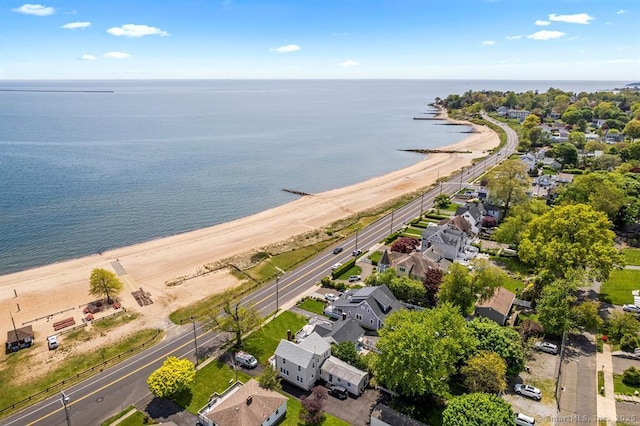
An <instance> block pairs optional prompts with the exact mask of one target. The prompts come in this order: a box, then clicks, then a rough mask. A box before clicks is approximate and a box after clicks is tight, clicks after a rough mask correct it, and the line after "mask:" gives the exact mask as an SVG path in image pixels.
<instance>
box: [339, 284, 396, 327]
mask: <svg viewBox="0 0 640 426" xmlns="http://www.w3.org/2000/svg"><path fill="white" fill-rule="evenodd" d="M363 303H366V304H367V305H369V307H370V308H371V310H372V311H373V313H374V314H375V315H376V317H378V318H379V319H384V318H386V316H387V315H389V314H390V313H391V312H392V311H394V310H398V309H402V308H403V305H402V303H400V302H398V300H396V298H395V297H393V294H392V293H391V290H389V287H387V286H386V285H384V284H383V285H381V286H377V287H363V288H361V289H358V290H356V291H355V292H353V293H352V292H347V293H345V295H344V296H343V297H341V298H339V299H338V300H336V301H335V302H334V303H333V306H335V307H337V308H342V309H345V308H351V307H353V306H360V305H361V304H363Z"/></svg>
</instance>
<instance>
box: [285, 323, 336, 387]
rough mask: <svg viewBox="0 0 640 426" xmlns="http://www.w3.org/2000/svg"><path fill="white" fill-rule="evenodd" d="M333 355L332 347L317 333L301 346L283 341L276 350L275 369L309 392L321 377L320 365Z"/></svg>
mask: <svg viewBox="0 0 640 426" xmlns="http://www.w3.org/2000/svg"><path fill="white" fill-rule="evenodd" d="M330 355H331V347H330V345H329V343H328V342H327V341H326V340H324V339H323V338H322V337H320V335H318V334H317V333H311V334H310V335H309V336H308V337H307V338H306V339H304V340H303V341H302V342H300V343H299V344H295V343H293V342H290V341H288V340H285V339H282V340H280V343H279V344H278V347H277V348H276V353H275V364H276V365H275V367H276V371H277V372H278V375H279V376H280V377H282V378H283V379H284V380H286V381H288V382H289V383H292V384H294V385H296V386H298V387H300V388H302V389H304V390H309V389H311V387H312V386H313V385H314V384H315V383H316V381H317V380H318V377H319V375H320V365H321V364H322V363H323V362H324V361H325V360H326V359H327V358H329V356H330Z"/></svg>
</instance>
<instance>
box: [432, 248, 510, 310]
mask: <svg viewBox="0 0 640 426" xmlns="http://www.w3.org/2000/svg"><path fill="white" fill-rule="evenodd" d="M506 280H507V275H506V274H505V273H504V272H503V271H502V270H501V269H500V268H498V267H496V266H493V265H491V264H490V263H489V262H488V261H486V260H484V259H479V260H477V261H475V262H474V263H473V271H472V272H470V271H469V269H468V268H467V267H466V266H464V265H461V264H459V263H454V264H452V265H451V266H450V267H449V270H448V272H447V275H445V276H444V278H443V280H442V284H441V285H440V291H439V292H438V299H439V300H440V302H441V303H451V304H452V305H454V306H457V307H458V308H459V309H460V312H462V314H463V315H467V314H469V313H470V312H471V311H472V310H473V307H474V305H475V303H476V301H478V300H479V301H481V302H482V301H484V300H487V299H489V298H490V297H491V296H493V293H494V291H495V289H496V288H498V287H500V286H502V284H504V283H505V281H506Z"/></svg>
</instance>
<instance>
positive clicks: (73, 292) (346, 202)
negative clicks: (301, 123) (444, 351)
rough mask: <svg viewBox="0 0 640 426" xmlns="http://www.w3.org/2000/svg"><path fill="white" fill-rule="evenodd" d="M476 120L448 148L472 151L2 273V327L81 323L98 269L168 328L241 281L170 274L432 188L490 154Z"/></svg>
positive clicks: (125, 298) (126, 299) (492, 138)
mask: <svg viewBox="0 0 640 426" xmlns="http://www.w3.org/2000/svg"><path fill="white" fill-rule="evenodd" d="M473 127H474V133H471V134H470V135H469V136H468V137H467V138H466V139H464V140H463V141H461V142H459V143H457V144H454V145H451V146H448V147H445V148H443V149H449V150H458V151H466V150H468V151H471V152H470V153H464V154H463V153H459V154H429V155H428V156H427V157H426V158H424V159H422V160H421V161H418V162H417V163H416V164H414V165H412V166H410V167H407V168H405V169H402V170H398V171H395V172H393V173H389V174H386V175H384V176H379V177H376V178H373V179H370V180H368V181H366V182H361V183H358V184H356V185H352V186H348V187H345V188H339V189H335V190H332V191H328V192H324V193H320V194H314V195H312V196H305V197H301V198H300V199H298V200H296V201H293V202H291V203H288V204H285V205H282V206H279V207H276V208H273V209H270V210H267V211H264V212H261V213H258V214H255V215H251V216H248V217H244V218H240V219H237V220H234V221H231V222H228V223H223V224H220V225H216V226H213V227H209V228H205V229H201V230H197V231H193V232H187V233H184V234H179V235H174V236H170V237H166V238H161V239H157V240H153V241H148V242H144V243H140V244H136V245H133V246H129V247H122V248H118V249H115V250H110V251H107V252H104V253H101V254H96V255H92V256H87V257H83V258H79V259H73V260H68V261H64V262H60V263H55V264H51V265H46V266H42V267H38V268H34V269H29V270H26V271H22V272H17V273H13V274H9V275H4V276H0V312H2V315H0V330H3V331H9V330H11V327H12V326H11V318H10V315H9V313H11V314H12V315H13V318H14V319H15V322H16V325H17V326H18V327H20V326H21V325H22V324H23V323H24V322H30V321H32V320H34V319H36V318H39V317H46V316H48V315H51V314H55V315H52V316H51V317H49V318H44V319H40V320H38V321H35V322H32V323H31V324H32V325H33V327H34V331H35V332H36V340H39V341H43V340H44V339H45V337H46V336H48V335H51V334H54V331H53V327H52V324H53V322H54V321H57V320H60V319H62V318H65V317H69V316H74V317H75V319H76V323H78V322H79V321H80V320H81V318H82V317H83V315H82V308H83V307H84V305H85V304H86V303H88V302H90V301H91V300H92V297H90V296H89V295H88V288H89V276H90V274H91V271H92V270H93V269H94V268H105V269H108V270H111V271H114V272H118V271H120V273H122V272H126V274H125V275H123V276H122V277H121V278H122V280H123V282H124V284H125V290H124V291H123V292H122V302H123V305H124V306H125V307H126V308H127V309H135V310H138V311H139V312H140V313H141V314H142V317H143V319H144V322H145V323H146V324H148V325H149V326H154V327H161V328H167V327H168V326H169V325H168V324H169V323H168V320H167V316H168V314H169V313H170V312H171V311H173V310H175V309H176V308H178V307H181V306H185V305H188V304H191V303H193V302H195V301H197V300H201V299H203V298H205V297H206V296H209V295H211V294H215V293H218V292H221V291H223V290H224V289H225V288H228V287H230V286H234V285H237V281H236V279H235V278H233V277H232V276H231V275H230V274H229V273H227V272H226V271H224V270H222V271H217V272H215V273H211V274H207V275H206V276H202V277H199V278H197V279H191V280H188V281H185V282H184V283H182V284H181V285H178V286H174V287H169V286H167V285H166V284H165V283H166V282H167V281H169V280H173V279H175V278H176V277H180V276H185V275H193V274H194V273H196V271H197V270H198V269H199V268H200V267H202V266H203V265H204V264H207V263H211V262H216V261H219V260H221V259H225V258H229V257H232V256H236V255H238V254H241V253H244V252H247V251H249V250H251V249H257V248H260V247H263V246H266V245H269V244H273V243H276V242H278V241H283V240H286V239H288V238H290V237H293V236H295V235H299V234H302V233H305V232H308V231H310V230H315V229H320V228H322V227H325V226H327V225H329V224H331V223H332V222H334V221H336V220H339V219H342V218H345V217H348V216H350V215H352V214H354V213H356V212H360V211H364V210H368V209H370V208H372V207H374V206H376V205H379V204H381V203H384V202H386V201H388V200H391V199H393V198H396V197H399V196H401V195H403V194H405V193H409V192H413V191H416V190H418V189H420V188H425V187H428V186H429V185H431V184H433V183H434V182H435V180H436V177H437V176H438V175H439V176H441V177H444V176H447V175H449V174H451V173H453V172H454V171H456V170H458V169H460V168H461V167H462V166H466V165H469V164H471V162H472V159H473V158H477V157H481V156H484V155H486V154H487V150H489V149H492V148H495V147H496V146H497V145H498V144H499V138H498V135H497V134H496V133H495V132H493V131H491V130H490V129H488V128H486V127H483V126H475V125H474V126H473ZM416 155H417V154H416ZM114 262H117V264H116V263H114ZM116 265H119V266H120V267H121V268H122V269H119V268H118V267H116ZM123 270H124V271H123ZM140 287H142V288H143V289H144V291H146V292H148V293H150V295H151V299H152V300H153V304H151V305H148V306H144V307H140V306H138V304H137V303H136V302H135V300H134V298H133V296H132V295H131V292H133V291H135V290H139V289H140ZM16 293H17V297H16ZM18 308H19V309H18ZM65 310H67V311H66V312H63V313H59V314H56V313H58V312H60V311H65Z"/></svg>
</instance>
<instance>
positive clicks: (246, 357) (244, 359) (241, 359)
mask: <svg viewBox="0 0 640 426" xmlns="http://www.w3.org/2000/svg"><path fill="white" fill-rule="evenodd" d="M234 359H235V360H236V362H237V363H238V364H239V365H241V366H243V367H245V368H256V367H257V366H258V360H257V359H255V357H254V356H253V355H251V354H248V353H246V352H242V351H239V352H236V354H235V355H234Z"/></svg>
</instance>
